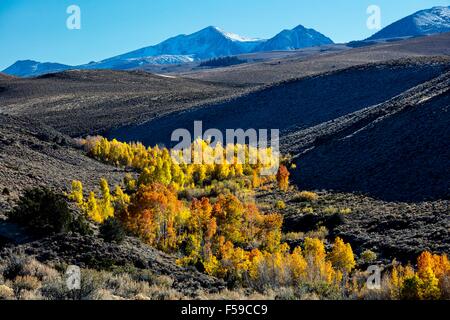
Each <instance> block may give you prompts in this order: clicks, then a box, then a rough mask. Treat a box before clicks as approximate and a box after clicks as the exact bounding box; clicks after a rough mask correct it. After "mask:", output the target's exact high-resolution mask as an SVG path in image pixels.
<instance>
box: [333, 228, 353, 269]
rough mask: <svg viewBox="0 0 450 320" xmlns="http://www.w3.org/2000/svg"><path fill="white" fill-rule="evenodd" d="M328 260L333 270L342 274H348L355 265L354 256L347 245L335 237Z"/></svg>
mask: <svg viewBox="0 0 450 320" xmlns="http://www.w3.org/2000/svg"><path fill="white" fill-rule="evenodd" d="M329 259H330V261H331V263H332V265H333V267H334V268H336V269H339V270H341V271H342V272H344V273H350V272H351V271H352V270H353V268H354V267H355V265H356V262H355V256H354V255H353V250H352V247H351V246H350V244H349V243H344V241H343V240H342V239H341V238H339V237H337V238H336V239H335V241H334V245H333V250H332V251H331V252H330V254H329Z"/></svg>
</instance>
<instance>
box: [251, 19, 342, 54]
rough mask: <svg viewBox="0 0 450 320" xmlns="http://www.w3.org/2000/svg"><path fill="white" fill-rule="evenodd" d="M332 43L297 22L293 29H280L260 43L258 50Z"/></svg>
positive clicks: (275, 49)
mask: <svg viewBox="0 0 450 320" xmlns="http://www.w3.org/2000/svg"><path fill="white" fill-rule="evenodd" d="M326 44H333V41H332V40H331V39H330V38H328V37H326V36H324V35H323V34H321V33H320V32H318V31H316V30H314V29H308V28H306V27H304V26H303V25H301V24H299V25H298V26H296V27H295V28H293V29H286V30H283V31H281V32H280V33H279V34H277V35H276V36H275V37H273V38H272V39H269V40H267V41H266V42H264V43H262V44H261V45H260V46H259V47H258V50H260V51H279V50H296V49H301V48H307V47H315V46H321V45H326Z"/></svg>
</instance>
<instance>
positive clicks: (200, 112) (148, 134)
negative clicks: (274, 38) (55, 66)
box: [109, 59, 450, 145]
mask: <svg viewBox="0 0 450 320" xmlns="http://www.w3.org/2000/svg"><path fill="white" fill-rule="evenodd" d="M449 66H450V64H449V60H447V59H434V60H429V59H409V60H400V61H395V62H390V63H384V64H383V63H382V64H373V65H365V66H360V67H353V68H349V69H346V70H343V71H336V72H332V73H327V74H323V75H320V76H314V77H308V78H304V79H300V80H296V81H289V82H284V83H280V84H277V85H274V86H272V87H269V88H266V89H263V90H260V91H257V92H253V93H249V94H247V95H245V96H243V97H239V98H236V99H232V100H230V101H228V102H225V103H222V104H218V105H212V106H207V107H202V108H198V109H193V110H192V111H187V112H183V113H176V114H172V115H169V116H167V117H162V118H159V119H157V120H154V121H150V122H148V123H144V124H142V125H139V126H131V127H123V128H119V129H117V130H113V131H111V132H110V133H109V136H110V137H116V138H119V139H120V140H125V141H135V140H139V141H143V142H144V143H146V144H148V145H153V144H156V143H164V144H169V143H170V137H171V133H172V131H173V130H175V129H177V128H187V129H189V130H192V129H193V124H194V121H195V120H202V121H203V127H204V129H205V130H206V129H208V128H218V129H221V130H224V129H226V128H243V129H248V128H256V129H260V128H261V129H264V128H277V129H280V130H281V132H282V134H286V133H288V132H293V131H299V130H301V129H305V128H308V127H311V126H315V125H318V124H320V123H323V122H326V121H330V120H333V119H336V118H339V117H341V116H344V115H346V114H349V113H352V112H355V111H358V110H361V109H363V108H366V107H369V106H372V105H374V104H378V103H381V102H384V101H386V100H388V99H390V98H392V97H394V96H396V95H398V94H400V93H402V92H403V91H405V90H408V89H410V88H411V87H414V86H416V85H418V84H420V83H422V82H425V81H428V80H430V79H432V78H434V77H436V76H438V75H439V74H441V73H442V72H443V71H444V70H447V69H448V68H449Z"/></svg>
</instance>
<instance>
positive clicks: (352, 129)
mask: <svg viewBox="0 0 450 320" xmlns="http://www.w3.org/2000/svg"><path fill="white" fill-rule="evenodd" d="M449 87H450V73H446V74H445V75H443V76H441V77H439V78H437V79H436V80H434V81H431V82H429V83H426V84H423V85H421V86H418V87H416V88H414V89H413V90H411V91H409V92H407V93H405V94H403V95H401V96H400V97H398V98H396V99H393V100H392V101H388V102H386V103H384V104H381V105H379V106H375V107H373V108H370V109H368V110H364V111H362V112H356V113H355V114H354V115H350V116H346V117H343V118H341V119H337V120H335V121H333V122H329V123H327V124H324V125H322V126H317V127H316V128H312V129H309V130H306V131H304V132H300V133H298V134H296V135H295V137H294V136H293V137H290V138H289V139H287V141H290V142H292V145H295V143H297V146H300V145H302V148H303V150H304V151H303V153H302V154H300V155H299V157H298V160H297V162H298V165H299V167H300V168H301V170H299V171H298V173H297V174H296V176H295V178H296V181H297V182H298V183H299V185H301V186H302V188H306V189H308V188H310V189H327V190H338V191H346V192H362V193H366V194H369V195H371V196H374V197H377V198H381V199H384V200H391V201H392V200H394V201H399V200H400V201H423V200H430V199H450V179H449V177H450V166H449V163H450V92H449ZM327 131H328V132H327ZM313 137H314V139H312V140H310V143H308V142H307V140H308V139H311V138H313ZM287 141H285V143H288V142H287ZM297 151H300V152H301V150H297ZM294 152H295V151H294Z"/></svg>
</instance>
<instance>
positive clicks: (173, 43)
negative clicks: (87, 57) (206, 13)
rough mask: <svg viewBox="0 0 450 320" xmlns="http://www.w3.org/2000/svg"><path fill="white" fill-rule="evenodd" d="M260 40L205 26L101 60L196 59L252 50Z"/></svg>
mask: <svg viewBox="0 0 450 320" xmlns="http://www.w3.org/2000/svg"><path fill="white" fill-rule="evenodd" d="M261 42H262V41H261V40H257V39H247V38H244V37H241V36H239V35H236V34H233V33H228V32H224V31H222V30H220V29H219V28H217V27H212V26H210V27H207V28H204V29H202V30H200V31H197V32H195V33H192V34H189V35H185V34H182V35H179V36H176V37H173V38H170V39H168V40H166V41H163V42H161V43H159V44H157V45H155V46H150V47H145V48H142V49H138V50H135V51H132V52H128V53H125V54H122V55H119V56H116V57H112V58H110V59H106V60H104V61H103V62H106V61H111V60H124V59H130V58H143V57H154V56H161V55H177V56H180V55H181V56H192V57H194V58H195V59H197V60H203V59H209V58H215V57H220V56H230V55H236V54H240V53H246V52H250V51H252V49H254V48H255V47H256V46H257V45H258V44H260V43H261Z"/></svg>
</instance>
